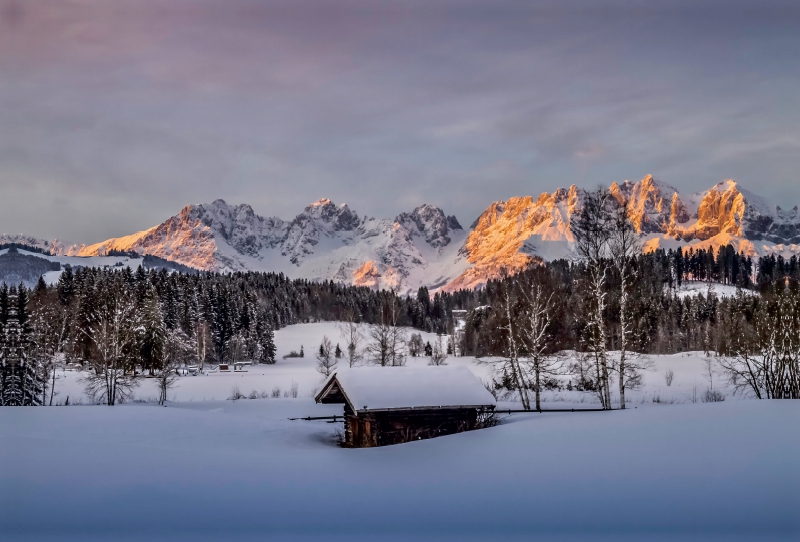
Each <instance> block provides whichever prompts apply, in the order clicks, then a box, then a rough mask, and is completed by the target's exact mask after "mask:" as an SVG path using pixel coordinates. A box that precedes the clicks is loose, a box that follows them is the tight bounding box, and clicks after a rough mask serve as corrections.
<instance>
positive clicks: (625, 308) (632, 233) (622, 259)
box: [609, 198, 641, 408]
mask: <svg viewBox="0 0 800 542" xmlns="http://www.w3.org/2000/svg"><path fill="white" fill-rule="evenodd" d="M618 205H619V206H618V207H617V209H616V210H615V211H614V213H613V214H612V216H611V220H610V224H611V228H610V230H611V231H610V236H609V249H610V253H611V260H612V262H614V265H616V266H617V270H618V271H619V276H620V292H619V323H620V349H619V350H620V351H619V364H618V366H617V373H618V375H619V407H620V408H625V378H626V376H627V373H628V372H629V371H630V370H631V369H632V368H629V367H626V361H627V353H628V348H629V343H630V340H631V335H632V334H633V327H634V326H633V320H632V314H631V312H630V310H629V302H628V301H629V296H630V290H631V288H632V287H633V284H634V281H635V280H636V268H635V267H634V266H633V261H634V258H635V257H636V256H637V255H638V254H639V253H640V252H641V245H640V243H639V233H638V232H637V231H636V228H635V227H634V224H633V222H632V221H631V219H630V214H629V208H628V207H629V202H628V199H627V198H623V199H622V201H619V202H618ZM634 377H635V375H634Z"/></svg>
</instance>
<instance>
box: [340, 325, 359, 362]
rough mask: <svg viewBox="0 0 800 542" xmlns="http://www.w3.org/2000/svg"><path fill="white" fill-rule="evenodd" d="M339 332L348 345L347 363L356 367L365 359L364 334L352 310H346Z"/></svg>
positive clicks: (346, 350)
mask: <svg viewBox="0 0 800 542" xmlns="http://www.w3.org/2000/svg"><path fill="white" fill-rule="evenodd" d="M339 333H340V334H341V337H342V339H343V340H344V342H345V344H346V345H347V346H346V349H345V352H346V354H345V356H346V358H347V364H348V365H349V366H350V367H355V366H356V365H358V364H359V363H361V360H363V359H364V351H363V347H362V344H363V342H364V335H363V334H362V333H361V330H360V329H359V326H358V324H357V323H356V322H355V316H354V314H353V312H352V311H347V312H345V315H344V322H342V323H341V324H340V325H339Z"/></svg>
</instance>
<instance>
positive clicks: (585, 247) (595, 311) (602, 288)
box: [570, 189, 611, 409]
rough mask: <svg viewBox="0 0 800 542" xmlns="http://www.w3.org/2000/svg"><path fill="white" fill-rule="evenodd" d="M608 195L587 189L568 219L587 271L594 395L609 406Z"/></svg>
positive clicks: (606, 192)
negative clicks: (606, 324)
mask: <svg viewBox="0 0 800 542" xmlns="http://www.w3.org/2000/svg"><path fill="white" fill-rule="evenodd" d="M608 206H609V194H608V191H607V190H604V189H598V190H595V191H593V192H587V193H586V194H585V196H584V199H583V206H582V208H581V210H580V212H579V213H576V215H573V217H572V221H571V224H570V226H571V229H572V234H573V236H574V237H575V251H576V253H577V255H578V257H580V258H581V259H583V260H584V261H585V262H586V265H587V270H588V278H587V292H588V297H589V298H588V300H587V301H588V304H589V314H588V320H589V321H588V326H587V328H588V329H587V331H588V335H587V340H586V345H587V349H588V350H589V351H590V352H591V353H592V355H593V357H594V363H595V371H596V377H597V384H598V396H599V398H600V403H601V404H602V406H603V408H606V409H608V408H611V389H610V378H609V363H608V351H607V342H608V339H607V336H606V326H605V320H604V313H605V310H606V295H607V293H606V281H607V278H608V277H607V275H608V266H609V262H608V241H609V235H610V226H611V224H610V218H609V212H608Z"/></svg>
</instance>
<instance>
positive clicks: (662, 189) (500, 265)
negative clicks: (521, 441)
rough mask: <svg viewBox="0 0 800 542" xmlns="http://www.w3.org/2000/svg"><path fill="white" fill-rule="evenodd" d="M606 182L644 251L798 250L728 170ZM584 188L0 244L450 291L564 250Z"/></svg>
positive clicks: (785, 227) (788, 221)
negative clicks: (470, 209) (464, 216)
mask: <svg viewBox="0 0 800 542" xmlns="http://www.w3.org/2000/svg"><path fill="white" fill-rule="evenodd" d="M609 191H610V193H611V195H612V196H613V197H614V198H615V199H616V200H617V202H619V203H624V204H625V205H627V208H628V213H629V215H630V216H631V218H632V220H633V223H634V226H635V227H636V229H637V231H638V232H639V233H640V234H641V236H642V245H643V248H644V249H645V250H647V251H649V250H654V249H656V248H659V247H663V248H677V247H678V246H689V247H694V248H709V247H716V246H720V245H725V244H728V243H731V244H733V245H734V247H736V249H737V250H739V251H743V252H745V253H746V254H748V255H753V256H756V255H763V254H768V253H781V254H783V255H784V256H788V255H790V254H795V253H800V246H798V244H800V213H798V208H797V207H794V208H793V209H791V210H789V211H785V210H783V209H781V208H780V207H776V208H774V209H772V208H770V206H769V205H768V204H767V203H765V202H764V200H762V199H761V198H759V197H758V196H756V195H754V194H752V193H750V192H748V191H747V190H744V189H742V188H741V187H739V186H738V185H737V184H736V182H734V181H732V180H727V181H723V182H721V183H719V184H717V185H715V186H714V187H712V188H711V189H709V190H706V191H704V192H699V193H696V194H694V195H692V196H689V197H686V198H684V197H682V196H681V195H680V194H679V193H678V191H677V190H676V189H675V188H673V187H672V186H670V185H668V184H666V183H663V182H661V181H657V180H655V179H654V178H653V177H652V176H650V175H648V176H646V177H645V178H644V179H642V180H641V181H638V182H635V183H632V182H629V181H624V182H622V183H613V184H612V185H611V186H610V188H609ZM584 194H585V191H584V190H582V189H579V188H577V187H576V186H574V185H573V186H570V187H569V188H559V189H557V190H556V191H555V192H552V193H543V194H541V195H540V196H539V197H538V198H533V197H531V196H523V197H514V198H511V199H509V200H507V201H497V202H494V203H492V204H491V205H489V207H488V208H487V209H486V211H484V212H483V213H482V214H481V216H480V217H478V219H477V220H475V222H474V223H473V224H472V226H471V227H470V229H469V231H465V230H464V229H463V228H462V227H461V225H460V224H459V222H458V220H456V218H455V217H454V216H447V215H445V213H444V212H443V211H442V210H441V209H439V208H437V207H434V206H431V205H421V206H419V207H417V208H416V209H414V210H413V211H411V212H406V213H401V214H400V215H398V216H397V217H396V218H395V219H394V220H386V219H376V218H370V217H366V216H359V215H358V214H357V213H356V212H355V211H353V210H351V209H350V208H349V207H348V206H347V205H345V204H341V205H336V204H334V203H333V202H331V201H330V200H328V199H320V200H319V201H316V202H314V203H312V204H310V205H309V206H307V207H306V208H305V209H304V210H303V212H302V213H300V214H298V215H297V216H296V217H294V219H292V220H289V221H285V220H282V219H280V218H278V217H261V216H259V215H257V214H256V213H255V212H254V211H253V209H252V208H251V207H250V206H249V205H229V204H227V203H226V202H224V201H222V200H216V201H214V202H212V203H208V204H197V205H188V206H186V207H184V208H183V209H182V210H181V212H180V213H178V214H177V215H175V216H173V217H171V218H169V219H167V220H166V221H164V222H163V223H161V224H159V225H157V226H155V227H153V228H150V229H148V230H145V231H141V232H139V233H135V234H133V235H129V236H127V237H120V238H115V239H109V240H107V241H104V242H102V243H97V244H94V245H88V246H87V245H66V244H64V243H62V242H60V241H58V240H56V241H52V242H48V241H42V240H38V239H34V238H30V237H26V236H2V237H0V244H4V243H19V244H23V245H28V246H35V247H38V248H40V249H43V250H46V251H49V252H51V253H53V254H54V255H56V256H58V257H61V258H66V257H69V258H70V259H71V263H73V264H74V261H79V260H74V258H80V257H92V261H93V262H96V261H97V258H102V257H104V256H106V255H108V254H110V253H112V251H119V252H126V253H128V252H136V253H139V254H149V255H153V256H158V257H160V258H164V259H166V260H171V261H174V262H177V263H180V264H183V265H187V266H190V267H193V268H195V269H202V270H209V271H220V272H230V271H245V270H257V271H275V272H283V273H284V274H286V275H287V276H289V277H292V278H306V279H310V280H334V281H337V282H343V283H347V284H356V285H364V286H370V287H373V288H395V289H396V290H398V291H399V292H401V293H408V292H413V291H415V290H416V289H417V288H418V287H419V286H423V285H424V286H427V287H428V288H430V289H436V288H443V289H445V290H456V289H459V288H474V287H479V286H481V285H483V284H485V283H486V281H487V280H488V279H491V278H496V277H499V276H500V275H501V274H502V273H503V272H514V271H517V270H520V269H522V268H524V267H525V266H527V265H529V264H530V262H531V261H533V260H534V259H542V260H551V259H554V258H559V257H568V256H569V255H570V254H571V251H572V245H573V242H574V238H573V236H572V231H571V229H570V220H571V217H572V216H573V215H574V214H575V213H577V212H579V211H580V208H581V204H582V201H583V198H584ZM113 253H115V254H116V252H113ZM117 257H119V256H117Z"/></svg>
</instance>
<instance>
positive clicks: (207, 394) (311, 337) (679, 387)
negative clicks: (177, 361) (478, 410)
mask: <svg viewBox="0 0 800 542" xmlns="http://www.w3.org/2000/svg"><path fill="white" fill-rule="evenodd" d="M406 332H407V336H410V335H411V333H420V334H421V335H422V338H423V341H426V342H427V341H430V342H431V344H433V343H434V341H435V340H436V335H435V334H433V333H425V332H420V331H416V330H413V329H410V328H409V329H407V330H406ZM362 333H363V334H364V336H365V337H368V328H367V326H363V327H362ZM323 336H327V337H328V338H329V339H330V340H331V342H332V343H333V344H334V346H335V345H336V344H337V343H339V345H340V346H341V348H342V350H345V349H346V347H345V342H344V340H343V339H342V338H341V335H340V324H339V323H338V322H320V323H313V324H297V325H293V326H288V327H285V328H283V329H280V330H278V331H276V332H275V345H276V347H277V363H276V364H275V365H251V366H249V367H247V372H241V373H240V372H229V373H219V372H211V373H208V374H205V375H198V376H184V377H180V378H179V379H178V381H177V383H176V385H175V387H174V388H173V389H172V390H170V392H169V395H168V397H169V400H170V401H173V402H192V401H220V400H225V399H227V398H228V397H230V396H231V394H232V392H233V389H234V387H238V389H239V391H240V392H241V393H243V394H245V395H246V396H247V395H250V394H251V392H254V391H255V392H256V393H257V394H267V395H271V394H272V391H273V389H275V388H278V389H280V394H281V397H283V394H284V392H287V391H290V390H291V388H292V385H296V386H297V393H298V397H303V398H308V397H313V396H314V395H315V394H316V392H317V391H319V388H320V387H321V386H322V383H323V382H324V381H325V377H323V376H322V375H321V374H320V373H318V372H317V370H316V364H317V362H316V357H315V354H316V352H317V349H318V348H319V344H320V343H321V342H322V338H323ZM366 341H368V339H365V344H366ZM301 346H303V348H304V351H305V357H303V358H287V359H283V356H285V355H286V354H288V353H289V352H291V351H293V350H294V351H299V350H300V347H301ZM706 358H707V356H705V355H704V353H702V352H689V353H681V354H674V355H666V356H649V357H648V358H647V359H648V360H649V362H650V363H651V364H652V369H651V370H646V371H643V373H642V374H643V385H642V387H641V388H640V389H638V390H629V391H627V392H626V398H627V400H628V403H630V404H631V405H643V404H652V403H654V402H656V403H690V402H692V401H693V400H696V401H697V402H699V401H700V400H701V399H700V396H701V395H702V394H703V393H704V392H705V390H706V389H707V388H709V387H711V384H710V381H709V379H708V377H707V375H705V374H704V372H705V370H706V368H705V363H704V359H706ZM492 361H496V358H485V359H480V360H478V359H475V358H474V357H471V356H465V357H454V356H450V357H449V358H448V359H447V364H448V365H451V366H464V367H468V368H469V369H470V370H471V371H472V372H473V373H475V375H476V376H477V377H478V378H480V379H481V380H482V381H484V382H489V381H490V380H491V379H492V375H493V372H494V365H493V364H492ZM339 363H340V365H341V366H342V367H344V366H345V365H346V360H345V359H340V360H339ZM427 363H428V358H426V357H417V358H413V357H410V356H409V357H408V358H407V362H406V366H408V367H415V366H425V365H427ZM387 370H402V368H387ZM668 370H671V371H672V372H673V382H672V385H671V386H667V384H666V381H665V376H664V373H665V372H666V371H668ZM712 371H714V374H712V378H713V387H714V389H715V390H720V391H721V392H722V393H724V394H725V395H726V400H733V399H738V397H735V396H733V395H732V394H731V392H730V390H729V389H728V388H727V386H726V385H725V383H724V382H723V379H722V378H721V375H720V374H718V368H717V366H716V362H714V361H713V357H712ZM81 376H82V373H80V372H76V371H59V372H58V374H57V380H56V394H57V395H56V397H55V399H54V404H59V403H64V402H65V401H66V398H67V397H69V398H70V403H72V404H75V403H76V402H77V403H88V402H89V399H88V397H86V396H85V394H84V386H83V384H82V383H81V382H80V377H81ZM559 380H561V381H562V382H563V383H564V385H566V381H567V380H569V378H568V377H559ZM573 383H574V378H573ZM616 390H617V387H616V384H615V382H612V399H613V401H614V404H615V405H616V404H617V403H618V401H619V400H618V394H615V393H614V392H616ZM134 397H135V399H136V400H139V401H155V400H156V398H157V397H158V390H157V389H156V383H155V380H153V379H147V378H145V379H142V382H141V384H140V385H139V387H138V388H137V389H136V391H135V392H134ZM504 399H505V400H513V398H512V397H507V398H504ZM543 400H544V402H545V403H548V404H552V406H551V408H562V407H564V406H569V405H574V404H585V403H590V404H594V403H597V402H598V401H597V398H596V397H595V396H594V395H593V394H591V393H586V392H577V391H567V390H565V389H562V390H560V391H545V392H544V393H543ZM518 407H519V404H518V403H517V404H515V405H512V406H511V408H518ZM545 408H546V407H545Z"/></svg>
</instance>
